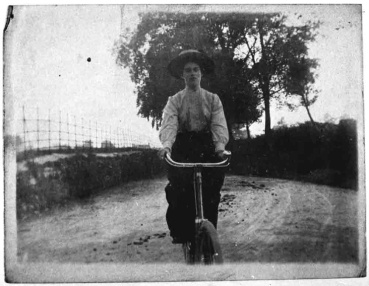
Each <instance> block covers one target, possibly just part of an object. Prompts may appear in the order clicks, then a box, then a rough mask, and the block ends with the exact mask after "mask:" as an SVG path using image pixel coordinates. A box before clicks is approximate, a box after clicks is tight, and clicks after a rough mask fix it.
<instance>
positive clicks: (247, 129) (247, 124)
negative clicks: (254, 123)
mask: <svg viewBox="0 0 369 286" xmlns="http://www.w3.org/2000/svg"><path fill="white" fill-rule="evenodd" d="M246 132H247V139H250V138H251V134H250V125H249V123H248V122H246Z"/></svg>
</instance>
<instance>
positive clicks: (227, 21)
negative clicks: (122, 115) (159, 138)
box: [117, 12, 318, 132]
mask: <svg viewBox="0 0 369 286" xmlns="http://www.w3.org/2000/svg"><path fill="white" fill-rule="evenodd" d="M140 17H141V21H140V23H139V25H138V27H137V29H136V30H135V31H134V33H133V34H132V35H131V37H130V36H129V35H126V36H125V37H122V39H121V41H120V43H119V44H118V46H117V49H118V58H117V62H118V63H120V64H122V65H124V66H126V67H129V70H130V74H131V78H132V80H133V81H134V82H135V84H136V88H137V105H138V107H139V113H140V114H141V115H143V116H144V117H147V118H151V119H152V124H153V126H154V125H155V126H156V127H158V126H160V123H161V116H162V110H163V108H164V106H165V104H166V102H167V98H168V97H169V96H171V95H174V94H175V93H176V92H178V91H179V90H180V89H182V88H183V87H184V84H183V82H182V81H180V80H176V79H175V78H173V77H171V76H170V75H169V73H168V72H167V69H166V67H167V65H168V63H169V62H170V60H171V59H173V58H174V57H175V56H177V55H178V54H179V52H180V51H182V50H184V49H189V48H194V49H199V50H203V51H204V52H205V53H206V54H208V55H209V56H210V57H212V58H213V59H214V61H215V65H216V71H215V75H212V76H209V77H207V78H203V82H202V86H203V87H204V88H205V89H208V90H210V91H212V92H214V93H217V94H218V95H219V97H220V98H221V100H222V102H223V105H224V109H225V114H226V117H227V121H228V124H229V125H232V124H234V123H235V124H237V125H246V126H247V127H249V126H250V125H251V124H252V123H253V122H256V121H258V120H259V118H260V116H261V115H262V112H263V111H264V112H265V116H266V120H265V121H266V126H265V131H266V132H268V131H269V130H270V100H271V98H277V99H279V100H282V101H283V100H284V98H286V97H289V96H296V95H298V96H302V94H305V95H306V92H305V93H303V92H302V91H303V90H304V88H305V87H306V86H307V85H309V83H311V82H313V80H314V79H313V76H312V75H313V74H312V73H311V72H310V70H311V68H314V67H316V61H315V60H313V59H308V58H307V43H308V42H309V41H313V40H314V37H315V34H314V33H313V30H314V29H315V28H316V27H317V25H318V24H313V23H309V24H307V25H304V26H295V27H290V26H287V25H286V24H285V21H286V18H285V17H284V16H282V15H280V14H260V13H257V14H245V13H220V14H219V13H205V12H204V13H192V14H184V13H163V12H153V13H146V14H141V15H140ZM296 68H297V69H301V70H302V72H301V74H297V73H296V72H294V69H296ZM300 85H301V86H300Z"/></svg>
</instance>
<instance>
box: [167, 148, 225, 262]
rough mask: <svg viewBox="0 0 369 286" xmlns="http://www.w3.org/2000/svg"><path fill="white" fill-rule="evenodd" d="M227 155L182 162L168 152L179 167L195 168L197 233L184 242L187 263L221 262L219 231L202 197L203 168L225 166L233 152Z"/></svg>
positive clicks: (168, 160) (174, 165)
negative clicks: (207, 160)
mask: <svg viewBox="0 0 369 286" xmlns="http://www.w3.org/2000/svg"><path fill="white" fill-rule="evenodd" d="M224 155H225V156H226V157H227V158H226V159H225V160H223V161H221V162H217V163H181V162H176V161H174V160H173V159H172V158H171V157H170V156H169V155H168V154H166V156H165V160H166V162H167V163H168V164H169V165H171V166H173V167H179V168H193V169H194V172H193V183H194V196H195V209H196V216H195V235H194V237H193V238H192V239H190V240H189V241H186V242H184V243H183V244H182V249H183V254H184V258H185V261H186V263H187V264H200V263H204V264H221V263H223V254H222V250H221V248H220V244H219V239H218V233H217V230H216V229H215V227H214V225H213V224H212V223H211V222H210V221H209V220H207V219H206V218H205V217H204V210H203V199H202V174H201V171H202V168H224V167H228V166H229V163H230V157H231V152H229V151H224Z"/></svg>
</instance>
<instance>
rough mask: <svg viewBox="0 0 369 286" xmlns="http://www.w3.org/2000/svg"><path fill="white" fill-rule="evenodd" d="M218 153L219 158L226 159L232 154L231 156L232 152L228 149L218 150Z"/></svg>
mask: <svg viewBox="0 0 369 286" xmlns="http://www.w3.org/2000/svg"><path fill="white" fill-rule="evenodd" d="M216 154H217V156H218V158H219V159H220V160H225V159H227V158H228V157H230V156H231V152H229V151H227V150H218V151H217V152H216Z"/></svg>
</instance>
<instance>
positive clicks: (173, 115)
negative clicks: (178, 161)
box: [159, 96, 178, 149]
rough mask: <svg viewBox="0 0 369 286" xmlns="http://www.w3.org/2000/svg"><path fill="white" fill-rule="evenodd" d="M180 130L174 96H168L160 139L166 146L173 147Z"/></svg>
mask: <svg viewBox="0 0 369 286" xmlns="http://www.w3.org/2000/svg"><path fill="white" fill-rule="evenodd" d="M177 131H178V109H177V107H176V105H175V101H174V98H173V97H172V96H171V97H169V98H168V102H167V104H166V106H165V108H164V111H163V121H162V125H161V128H160V131H159V139H160V142H161V144H162V145H163V147H164V148H166V147H168V148H170V149H172V146H173V144H174V141H175V140H176V136H177Z"/></svg>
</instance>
